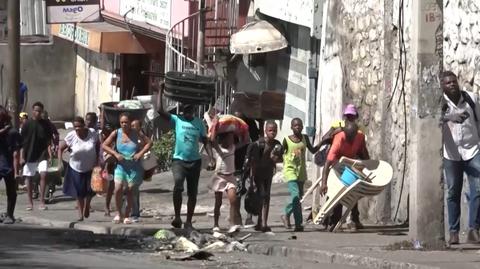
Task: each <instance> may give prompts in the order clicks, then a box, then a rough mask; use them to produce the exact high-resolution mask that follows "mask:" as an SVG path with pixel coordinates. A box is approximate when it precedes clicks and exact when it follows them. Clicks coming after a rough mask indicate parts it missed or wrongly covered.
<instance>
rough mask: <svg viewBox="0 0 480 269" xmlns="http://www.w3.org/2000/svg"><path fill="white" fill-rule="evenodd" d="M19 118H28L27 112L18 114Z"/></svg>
mask: <svg viewBox="0 0 480 269" xmlns="http://www.w3.org/2000/svg"><path fill="white" fill-rule="evenodd" d="M18 115H19V116H20V118H23V117H28V113H27V112H20V114H18Z"/></svg>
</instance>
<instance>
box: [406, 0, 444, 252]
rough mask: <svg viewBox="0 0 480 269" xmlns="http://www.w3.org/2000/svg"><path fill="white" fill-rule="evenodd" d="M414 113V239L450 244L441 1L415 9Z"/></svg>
mask: <svg viewBox="0 0 480 269" xmlns="http://www.w3.org/2000/svg"><path fill="white" fill-rule="evenodd" d="M412 14H413V15H412V18H413V24H412V27H411V29H412V30H413V36H412V42H413V43H412V54H413V57H412V58H413V59H412V60H413V62H412V63H411V66H412V72H413V74H412V89H413V91H412V96H411V98H412V111H414V109H413V108H416V111H415V112H414V114H412V117H411V124H410V125H411V128H410V133H411V140H412V141H411V142H412V147H411V150H410V152H409V154H410V156H411V160H412V161H411V162H410V163H411V164H412V166H411V169H412V170H411V172H412V173H411V175H412V177H411V181H410V237H411V238H412V239H414V240H418V241H420V242H421V243H422V244H424V245H425V246H427V247H431V248H437V247H442V246H443V245H444V241H445V227H444V203H445V201H444V190H443V186H444V183H443V180H442V154H441V148H442V133H441V129H440V127H439V124H438V117H439V115H440V109H441V105H440V103H439V101H441V98H442V92H441V90H440V83H439V79H438V75H439V74H438V73H439V72H440V70H442V58H443V46H442V42H443V38H437V37H441V36H442V35H443V6H442V1H437V0H417V1H413V6H412Z"/></svg>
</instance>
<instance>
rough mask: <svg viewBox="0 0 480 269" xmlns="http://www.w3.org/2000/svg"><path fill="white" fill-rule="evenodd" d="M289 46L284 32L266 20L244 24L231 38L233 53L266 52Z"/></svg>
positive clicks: (231, 50)
mask: <svg viewBox="0 0 480 269" xmlns="http://www.w3.org/2000/svg"><path fill="white" fill-rule="evenodd" d="M287 46H288V42H287V39H286V38H285V37H284V36H283V34H282V33H280V31H279V30H277V28H275V27H274V26H273V25H272V24H270V23H269V22H267V21H264V20H258V21H254V22H251V23H248V24H246V25H244V26H243V27H242V29H241V30H240V31H238V32H237V33H235V34H233V35H232V37H231V38H230V52H231V53H233V54H254V53H265V52H270V51H276V50H281V49H283V48H286V47H287Z"/></svg>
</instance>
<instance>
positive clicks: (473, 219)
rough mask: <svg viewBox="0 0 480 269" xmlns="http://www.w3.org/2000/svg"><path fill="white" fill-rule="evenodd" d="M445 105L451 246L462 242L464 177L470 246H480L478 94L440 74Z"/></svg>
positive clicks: (448, 73) (454, 78) (450, 75)
mask: <svg viewBox="0 0 480 269" xmlns="http://www.w3.org/2000/svg"><path fill="white" fill-rule="evenodd" d="M440 85H441V88H442V91H443V100H444V104H443V106H442V118H441V123H442V132H443V169H444V173H445V181H446V183H447V188H448V192H447V212H448V226H449V230H450V238H449V241H448V243H449V244H451V245H454V244H458V243H459V236H458V233H459V231H460V201H461V196H462V185H463V175H464V174H466V175H467V179H468V185H469V189H470V191H469V202H468V233H467V242H468V243H478V242H479V234H478V229H479V227H480V215H479V210H480V192H479V189H480V152H479V142H480V137H479V130H480V129H479V118H478V117H480V104H479V101H478V95H477V94H474V93H472V92H467V91H461V90H460V87H459V85H458V80H457V76H456V75H455V74H454V73H453V72H451V71H445V72H443V73H442V74H441V75H440Z"/></svg>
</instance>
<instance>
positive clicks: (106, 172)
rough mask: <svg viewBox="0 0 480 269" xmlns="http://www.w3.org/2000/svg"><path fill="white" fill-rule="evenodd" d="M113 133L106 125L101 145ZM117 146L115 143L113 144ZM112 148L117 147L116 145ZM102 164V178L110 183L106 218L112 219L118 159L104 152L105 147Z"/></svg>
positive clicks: (101, 159)
mask: <svg viewBox="0 0 480 269" xmlns="http://www.w3.org/2000/svg"><path fill="white" fill-rule="evenodd" d="M112 132H113V129H112V126H110V124H105V125H104V127H103V129H102V132H101V134H100V143H101V144H103V143H104V142H105V140H107V138H108V137H109V136H110V134H111V133H112ZM113 143H114V144H115V142H113ZM112 147H115V146H114V145H113V146H112ZM99 155H100V157H99V158H100V164H101V167H102V168H103V169H102V177H103V178H104V179H105V180H107V181H108V188H107V193H106V194H105V209H104V215H105V217H110V211H111V208H110V203H111V201H112V196H113V191H114V189H115V182H114V181H113V173H114V171H115V166H116V165H117V159H115V156H113V155H111V154H109V153H107V152H106V151H104V150H103V147H100V153H99Z"/></svg>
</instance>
